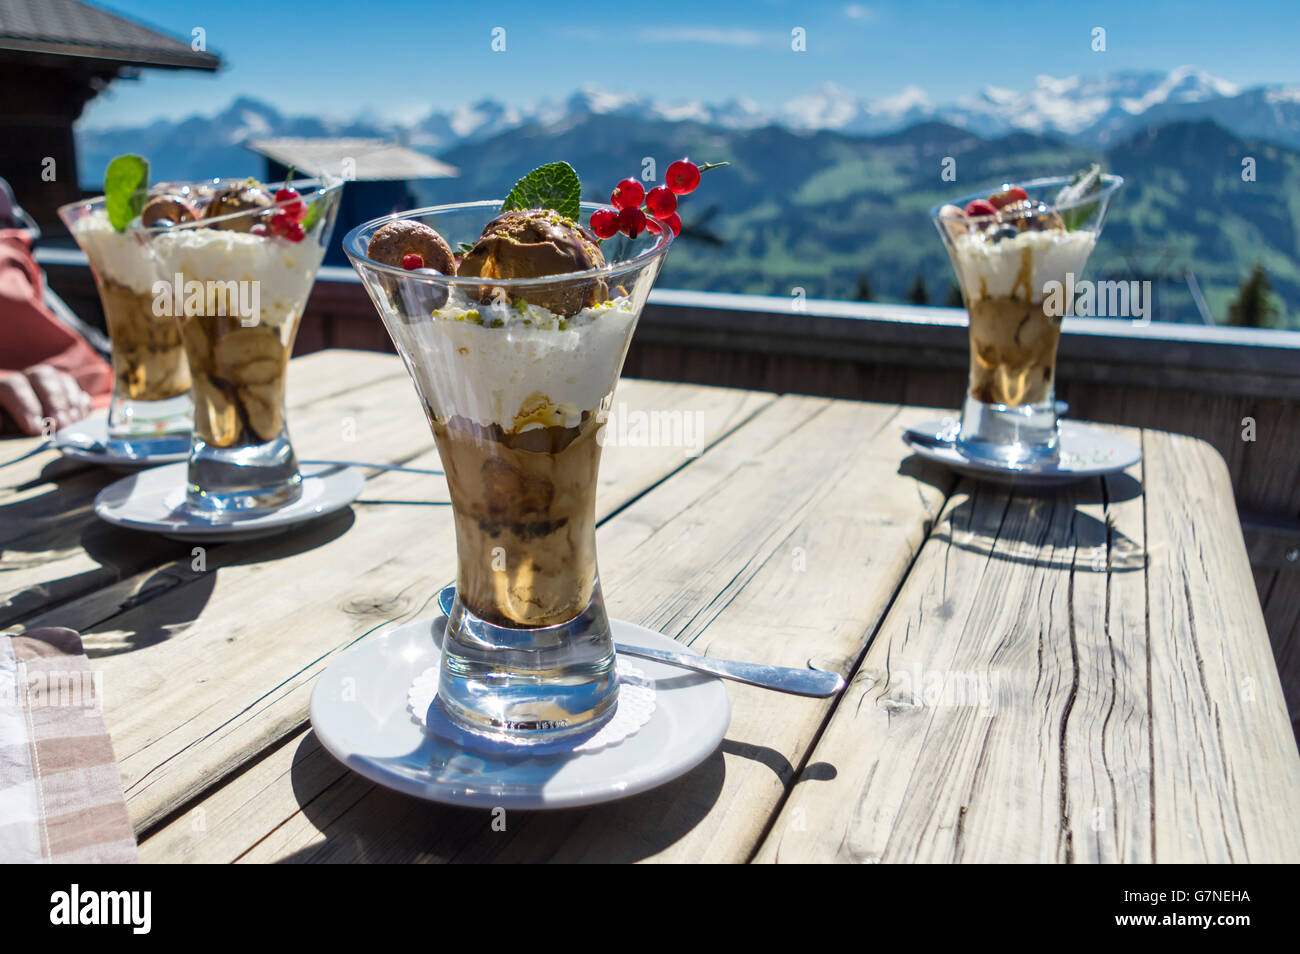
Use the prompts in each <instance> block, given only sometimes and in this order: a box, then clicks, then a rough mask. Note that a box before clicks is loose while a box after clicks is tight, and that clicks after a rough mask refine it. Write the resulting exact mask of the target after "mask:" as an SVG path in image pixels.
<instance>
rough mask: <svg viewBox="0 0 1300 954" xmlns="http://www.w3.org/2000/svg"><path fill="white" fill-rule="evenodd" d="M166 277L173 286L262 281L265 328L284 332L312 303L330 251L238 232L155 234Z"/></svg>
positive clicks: (160, 265) (312, 244)
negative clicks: (180, 281) (179, 281)
mask: <svg viewBox="0 0 1300 954" xmlns="http://www.w3.org/2000/svg"><path fill="white" fill-rule="evenodd" d="M152 242H153V250H154V255H155V257H156V258H157V266H156V267H157V269H158V271H159V273H160V277H162V278H164V279H165V280H167V281H169V282H170V281H172V280H173V279H174V276H175V275H176V273H178V272H179V273H180V274H181V275H183V276H184V278H185V281H187V282H189V281H200V282H209V281H218V282H230V281H236V282H257V283H258V285H259V289H260V290H259V295H260V302H259V304H260V307H261V310H260V314H259V321H260V323H261V324H265V325H270V326H271V327H276V328H278V327H281V326H283V325H284V324H286V323H288V322H290V321H296V320H297V318H298V316H299V313H300V312H301V310H302V308H303V306H304V305H306V303H307V295H308V294H309V293H310V291H311V286H312V283H313V282H314V281H315V280H316V271H317V269H319V268H320V263H321V259H323V258H324V257H325V249H324V248H322V247H321V245H320V243H319V242H315V241H312V240H311V239H310V238H308V239H307V240H305V241H302V242H289V241H285V240H283V239H276V238H268V237H266V236H262V235H253V234H251V233H248V232H235V231H232V230H229V229H208V228H188V229H170V230H166V231H160V232H155V233H154V234H153V238H152Z"/></svg>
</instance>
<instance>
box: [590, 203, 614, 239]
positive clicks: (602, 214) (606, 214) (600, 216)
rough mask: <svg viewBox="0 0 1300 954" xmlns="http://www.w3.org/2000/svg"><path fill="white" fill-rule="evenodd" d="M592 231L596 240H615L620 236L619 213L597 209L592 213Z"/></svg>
mask: <svg viewBox="0 0 1300 954" xmlns="http://www.w3.org/2000/svg"><path fill="white" fill-rule="evenodd" d="M591 230H592V231H593V232H595V233H596V238H602V239H607V238H613V237H614V236H615V235H617V234H618V213H617V212H615V211H614V210H613V209H597V210H596V211H595V212H593V213H591Z"/></svg>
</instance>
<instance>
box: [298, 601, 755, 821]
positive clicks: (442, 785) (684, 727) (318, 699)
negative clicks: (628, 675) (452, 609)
mask: <svg viewBox="0 0 1300 954" xmlns="http://www.w3.org/2000/svg"><path fill="white" fill-rule="evenodd" d="M446 622H447V618H446V617H445V616H437V617H434V618H432V619H423V620H417V621H414V622H410V623H404V624H401V625H398V626H394V627H392V628H390V629H387V630H385V631H383V632H381V633H378V634H375V635H373V636H368V637H366V638H365V639H364V640H363V641H362V642H360V643H358V644H357V645H356V646H354V647H353V648H352V649H349V650H348V651H347V652H345V653H343V654H342V655H340V656H339V657H338V658H337V659H335V660H334V662H332V663H330V665H329V667H328V668H327V669H326V670H325V672H324V673H322V674H321V677H320V678H319V679H318V680H317V681H316V686H315V688H314V689H313V690H312V694H311V724H312V728H313V729H315V731H316V737H317V738H318V739H319V740H320V742H321V744H322V745H323V746H325V748H326V749H327V750H328V751H329V752H330V753H331V754H333V755H334V757H335V758H337V759H338V760H339V761H340V762H342V763H343V764H344V765H346V766H347V767H348V768H350V769H352V770H353V771H355V772H358V773H359V774H361V775H364V776H365V777H366V778H368V779H370V780H371V781H372V782H378V783H379V784H380V785H384V786H386V787H388V788H391V789H395V790H396V791H399V792H404V793H405V794H407V795H414V796H416V797H417V798H425V799H428V800H430V801H434V802H443V803H446V804H449V805H469V806H476V807H479V808H498V807H500V808H513V809H524V810H533V809H542V808H571V807H573V806H576V805H594V804H596V803H598V802H606V801H612V800H613V799H617V798H624V797H626V796H628V795H635V794H636V793H638V792H644V791H646V790H648V789H651V788H655V787H656V786H658V785H662V784H664V783H665V782H668V781H670V780H671V779H674V778H677V777H678V776H679V775H682V774H684V773H686V772H688V771H690V770H691V769H693V768H694V767H695V766H697V765H699V764H700V763H701V762H703V761H704V760H705V759H706V758H708V757H709V755H711V754H712V753H713V751H714V750H715V749H716V748H717V747H718V743H719V742H721V741H722V737H723V735H724V734H725V733H726V731H727V726H728V724H729V723H730V721H731V705H730V703H729V702H728V700H727V690H726V688H725V687H724V686H723V685H722V681H721V680H719V679H716V678H714V677H713V676H709V675H706V674H704V673H698V672H691V671H689V670H685V669H679V668H677V667H676V666H670V665H667V664H666V663H659V662H654V661H653V660H649V659H637V660H636V665H637V667H638V668H639V669H640V670H641V671H642V672H644V674H645V676H646V678H647V679H648V680H650V681H652V682H653V685H654V689H655V708H654V713H653V714H652V715H651V716H650V719H649V721H648V722H646V724H645V725H644V726H642V727H641V728H640V729H639V730H638V731H637V732H635V733H634V734H633V735H631V736H629V737H628V738H626V739H624V740H623V741H621V742H617V743H615V744H613V745H609V746H606V747H603V748H598V749H596V750H595V751H589V752H582V753H578V752H573V751H568V752H554V751H550V750H549V747H548V751H547V752H546V753H544V754H534V753H533V752H532V751H530V750H528V749H527V748H524V747H518V748H513V747H509V746H504V745H498V746H491V747H474V748H470V747H467V746H461V745H458V744H457V743H455V742H452V741H449V740H447V739H444V738H442V737H441V736H439V735H435V734H433V733H431V732H429V731H427V730H426V729H423V728H422V727H421V726H420V725H418V724H416V722H415V721H414V719H413V718H412V717H411V713H410V711H409V710H408V709H407V691H408V689H409V688H410V686H411V684H412V682H413V681H414V680H415V679H416V677H417V676H419V675H420V674H421V673H423V672H424V671H425V670H427V669H428V668H430V667H431V666H437V665H438V660H439V658H440V653H439V650H438V645H439V642H440V641H441V639H442V631H443V627H444V626H445V625H446ZM610 624H611V625H612V626H613V629H614V638H615V639H616V640H626V641H628V642H634V643H637V644H639V645H641V646H650V647H655V648H663V649H675V650H678V651H679V652H681V651H685V652H690V649H689V647H686V646H683V645H682V644H681V643H679V642H677V641H676V640H672V639H669V638H668V637H667V636H664V635H661V634H660V633H656V632H654V631H653V630H649V629H646V628H645V627H644V626H637V625H636V624H635V623H628V622H625V621H623V620H617V619H615V620H610ZM573 744H574V745H575V746H576V745H579V744H581V740H578V741H575V742H574V743H573Z"/></svg>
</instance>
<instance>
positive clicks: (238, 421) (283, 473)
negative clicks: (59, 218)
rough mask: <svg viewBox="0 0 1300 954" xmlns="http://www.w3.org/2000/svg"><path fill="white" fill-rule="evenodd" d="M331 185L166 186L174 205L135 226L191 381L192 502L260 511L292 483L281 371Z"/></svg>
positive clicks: (319, 254)
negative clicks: (163, 215)
mask: <svg viewBox="0 0 1300 954" xmlns="http://www.w3.org/2000/svg"><path fill="white" fill-rule="evenodd" d="M341 187H342V182H341V181H333V182H323V181H318V180H301V181H297V182H294V183H292V184H288V183H286V184H285V185H283V186H281V187H279V188H263V187H262V186H260V185H259V184H257V183H256V182H253V181H252V180H247V179H240V180H228V179H213V180H209V181H207V182H199V183H190V184H184V185H175V184H173V185H172V186H171V187H170V188H171V191H170V192H168V193H167V194H166V195H165V196H161V197H159V199H155V200H154V201H160V200H164V199H165V200H167V201H170V202H172V203H174V205H175V206H176V209H177V211H175V212H174V213H173V215H172V216H171V217H169V218H168V219H166V220H165V221H164V223H163V224H160V225H154V226H153V227H149V228H145V229H142V232H141V234H142V238H143V240H144V241H145V243H146V244H147V245H148V247H149V249H150V250H151V252H152V255H153V260H154V264H155V268H156V271H157V274H158V277H159V278H160V279H161V280H162V281H163V282H164V283H166V285H167V287H168V288H169V289H170V293H171V296H172V307H173V310H174V311H175V313H176V315H177V320H178V322H179V328H180V335H181V340H182V342H183V343H184V347H185V353H186V355H187V357H188V359H189V367H190V374H191V377H192V379H193V388H194V436H193V441H192V443H191V446H190V456H189V470H188V480H187V488H186V506H187V508H188V509H189V510H190V511H191V512H194V513H196V514H199V515H201V516H204V517H208V518H211V519H214V520H223V519H227V518H229V517H232V516H237V515H252V514H258V513H264V512H268V511H271V510H274V509H276V508H279V507H283V506H286V505H287V504H290V503H292V502H293V501H294V500H296V499H297V498H298V497H299V496H300V495H301V493H302V486H301V485H302V477H301V475H300V474H299V471H298V461H297V458H296V457H295V455H294V451H293V445H292V444H291V443H290V441H289V430H288V426H287V425H286V422H285V413H284V375H285V370H286V368H287V367H288V363H289V356H290V355H291V354H292V352H293V342H294V337H295V336H296V335H297V333H298V324H299V322H300V321H301V319H302V313H303V308H304V306H305V305H306V303H307V296H308V295H309V294H310V292H311V287H312V284H313V283H314V282H315V280H316V272H317V270H318V269H319V268H320V263H321V259H322V258H323V257H324V255H325V247H326V245H327V244H328V242H329V237H330V233H331V232H332V231H333V228H334V218H335V214H336V212H337V210H338V199H339V195H340V192H341ZM147 213H148V209H147V208H146V216H145V218H146V221H147V220H148V214H147Z"/></svg>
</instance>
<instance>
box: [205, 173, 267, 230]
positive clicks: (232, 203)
mask: <svg viewBox="0 0 1300 954" xmlns="http://www.w3.org/2000/svg"><path fill="white" fill-rule="evenodd" d="M273 205H275V200H274V199H272V198H271V194H270V193H269V192H267V191H266V190H265V189H263V188H262V187H261V186H258V185H251V184H240V185H235V186H231V187H230V188H228V189H223V190H221V191H220V192H218V193H217V194H216V195H214V196H213V197H212V201H211V202H209V203H208V207H207V209H206V210H205V211H204V213H203V217H204V218H205V219H215V218H216V217H217V216H219V215H230V214H232V213H235V212H250V211H253V210H255V209H269V208H270V207H271V206H273ZM260 218H261V216H256V215H241V216H240V217H239V218H237V219H229V220H227V221H225V222H216V223H213V225H212V228H214V229H229V230H231V231H234V232H247V231H248V230H249V229H251V228H252V227H253V226H254V225H256V224H257V223H258V221H259V220H260Z"/></svg>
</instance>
